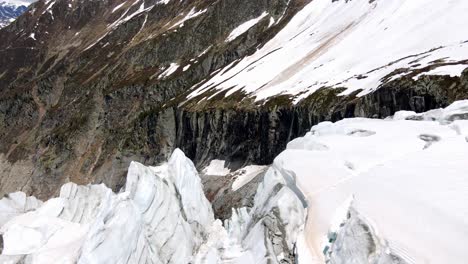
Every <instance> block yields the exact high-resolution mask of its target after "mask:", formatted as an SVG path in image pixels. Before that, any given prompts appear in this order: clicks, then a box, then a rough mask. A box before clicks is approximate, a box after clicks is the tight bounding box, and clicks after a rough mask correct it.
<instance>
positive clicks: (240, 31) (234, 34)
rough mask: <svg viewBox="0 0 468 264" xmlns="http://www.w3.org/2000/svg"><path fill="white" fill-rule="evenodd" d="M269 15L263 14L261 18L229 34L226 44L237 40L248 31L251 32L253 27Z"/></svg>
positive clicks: (252, 20) (249, 21)
mask: <svg viewBox="0 0 468 264" xmlns="http://www.w3.org/2000/svg"><path fill="white" fill-rule="evenodd" d="M267 15H268V13H267V12H263V13H262V14H261V15H260V16H258V17H256V18H253V19H251V20H248V21H246V22H244V23H242V24H241V25H239V26H238V27H236V28H235V29H234V30H233V31H232V32H231V33H230V34H229V36H228V37H227V38H226V42H230V41H233V40H235V39H236V38H237V37H239V36H240V35H242V34H244V33H245V32H247V30H249V29H250V28H251V27H253V26H255V25H256V24H257V23H258V22H260V20H262V19H263V18H264V17H266V16H267Z"/></svg>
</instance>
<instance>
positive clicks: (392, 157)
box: [0, 100, 468, 264]
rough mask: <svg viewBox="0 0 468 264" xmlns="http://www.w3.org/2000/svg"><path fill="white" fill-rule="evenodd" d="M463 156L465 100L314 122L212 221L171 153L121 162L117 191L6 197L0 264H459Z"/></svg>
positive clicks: (467, 137) (466, 227)
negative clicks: (154, 161) (121, 183)
mask: <svg viewBox="0 0 468 264" xmlns="http://www.w3.org/2000/svg"><path fill="white" fill-rule="evenodd" d="M467 161H468V100H465V101H458V102H455V103H453V104H452V105H450V106H448V107H447V108H445V109H436V110H432V111H429V112H426V113H419V114H418V113H415V112H410V111H400V112H397V113H396V114H395V115H394V116H393V117H390V118H387V119H385V120H379V119H368V118H352V119H344V120H341V121H338V122H336V123H331V122H322V123H320V124H318V125H316V126H314V127H312V129H311V131H310V132H309V133H307V134H306V135H305V136H304V137H301V138H297V139H295V140H293V141H291V142H290V143H289V144H288V146H287V149H286V150H285V151H284V152H282V153H281V154H280V155H279V156H278V157H277V158H276V159H275V161H274V163H273V164H272V165H271V166H269V168H268V169H267V171H266V173H265V175H264V177H263V180H262V181H261V182H260V183H259V185H258V187H257V191H256V194H255V197H254V202H253V206H252V207H249V208H248V207H243V208H232V211H233V212H232V216H231V218H229V219H226V220H224V222H221V220H219V219H216V217H215V215H214V213H213V210H212V208H211V204H210V203H209V201H208V200H207V198H206V197H205V194H204V193H203V186H202V184H201V180H200V176H199V174H198V172H197V170H196V168H195V166H194V164H193V163H192V161H191V160H190V159H188V158H187V157H186V156H185V155H184V153H183V152H182V151H180V150H178V149H176V150H175V151H174V152H173V154H172V155H171V157H170V159H169V160H168V162H166V163H164V164H162V165H160V166H157V167H148V166H144V165H142V164H140V163H137V162H133V163H131V165H130V167H129V169H128V174H127V180H126V184H125V187H123V188H122V190H121V191H120V192H118V193H114V192H113V191H112V190H111V189H109V188H108V187H106V186H105V185H103V184H100V185H87V186H79V185H76V184H74V183H67V184H65V185H63V187H62V188H61V190H60V194H59V195H58V197H56V198H52V199H50V200H48V201H45V202H42V201H39V200H38V199H36V198H34V197H28V196H26V194H24V193H22V192H16V193H12V194H9V195H7V196H6V197H4V198H3V199H1V200H0V226H1V228H0V234H1V235H2V238H3V249H2V252H1V255H0V263H33V264H39V263H90V264H91V263H197V264H198V263H200V264H201V263H210V264H211V263H239V264H241V263H334V264H344V263H379V264H389V263H405V264H406V263H407V264H410V263H463V260H465V259H467V258H468V252H467V251H466V248H465V247H466V244H467V242H468V217H467V216H468V204H467V203H466V201H467V198H468V197H467V196H468V180H467V175H468V174H467V173H468V166H467V164H468V163H467ZM215 163H216V164H214V165H213V166H211V167H210V170H216V169H220V170H225V168H222V166H219V164H217V163H219V162H215ZM215 165H216V166H215ZM215 174H216V173H215ZM222 174H223V173H220V176H219V177H223V176H222ZM242 181H243V182H242V184H245V182H244V181H246V180H245V179H243V180H242ZM232 191H235V190H232ZM226 206H229V204H226ZM52 260H53V261H52ZM51 261H52V262H51Z"/></svg>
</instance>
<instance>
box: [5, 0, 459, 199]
mask: <svg viewBox="0 0 468 264" xmlns="http://www.w3.org/2000/svg"><path fill="white" fill-rule="evenodd" d="M321 1H322V0H321ZM309 2H310V1H307V0H306V1H304V0H291V1H288V0H274V1H262V0H259V1H249V0H242V1H232V0H222V1H214V0H213V1H211V0H210V1H175V0H171V1H157V0H145V1H143V0H130V1H110V0H109V1H107V0H106V1H88V0H75V1H71V0H52V1H38V2H36V3H34V4H33V5H32V6H31V8H30V10H28V11H27V12H26V13H25V14H24V15H23V16H21V17H20V18H19V19H18V20H16V21H15V22H13V23H12V24H11V25H9V26H8V27H6V28H4V29H3V30H0V39H2V42H1V43H0V87H2V90H1V91H0V171H1V175H2V177H1V178H0V194H6V193H10V192H14V191H17V190H22V191H24V192H25V193H28V194H33V195H36V196H37V197H39V198H41V199H46V198H49V197H51V196H53V195H57V194H58V192H59V188H60V186H62V185H63V184H65V183H67V182H70V181H72V182H76V183H79V184H88V183H105V184H106V185H107V186H109V187H110V188H112V189H113V190H114V191H118V190H119V189H121V188H122V186H123V185H124V183H125V175H126V173H127V169H128V167H129V164H130V162H131V161H133V160H135V161H139V162H143V163H145V164H152V165H156V164H159V163H160V162H162V161H164V160H166V159H167V158H169V156H170V154H171V153H172V151H173V150H174V149H175V148H180V149H182V150H183V151H184V152H185V153H186V154H187V156H188V157H190V158H191V159H192V160H194V163H195V164H196V166H197V167H199V168H201V167H203V166H205V165H206V164H207V163H208V162H209V161H210V160H212V159H214V158H219V159H225V160H228V161H231V162H236V163H240V164H247V163H256V164H270V163H271V162H272V161H273V159H274V157H275V156H276V155H277V154H278V153H280V152H281V151H282V150H283V149H284V148H285V147H286V144H287V142H288V141H290V140H291V139H294V138H296V137H298V136H301V135H304V134H305V133H306V131H308V130H309V128H310V127H311V126H312V125H314V124H317V123H318V122H320V121H323V120H339V119H342V118H345V117H353V116H362V117H386V116H389V115H392V114H393V113H394V112H395V111H398V110H414V111H418V112H419V111H425V110H429V109H433V108H436V107H443V106H447V105H448V104H449V103H451V102H453V101H454V100H458V99H462V98H466V97H467V94H468V91H467V90H468V89H467V78H468V74H467V73H466V72H465V73H464V74H461V76H458V74H456V75H457V76H452V77H450V76H449V75H442V76H441V75H434V76H432V75H431V76H426V77H424V76H423V77H421V76H419V75H418V76H416V74H419V73H424V72H426V73H430V72H431V70H433V68H437V67H438V66H440V67H442V66H450V65H452V64H456V63H458V64H456V65H458V66H460V65H461V66H463V65H465V64H464V62H463V61H462V60H461V59H460V60H459V58H458V57H459V56H458V55H460V54H458V55H457V62H451V61H450V60H448V59H447V60H446V61H444V62H441V61H438V62H435V63H434V65H433V66H431V67H428V68H427V67H426V68H425V69H419V68H418V72H416V70H415V69H414V68H412V69H411V70H408V69H406V70H404V69H399V70H398V69H396V70H395V71H394V72H393V73H392V74H389V76H387V77H388V78H386V79H385V81H384V82H383V83H382V85H381V86H380V87H379V89H377V90H376V91H375V92H373V93H369V94H366V95H363V96H361V95H359V96H358V91H355V92H353V93H351V94H349V95H346V96H340V92H342V91H344V89H345V88H346V87H343V88H340V87H339V86H338V87H337V86H333V89H329V88H330V87H327V86H326V85H324V86H323V87H321V88H320V89H318V90H316V91H315V92H314V93H311V94H310V95H304V96H303V97H304V98H302V99H301V100H296V99H297V98H293V97H292V96H291V95H290V94H287V93H278V94H274V95H273V96H271V97H268V98H264V99H263V100H256V99H257V98H256V97H255V96H253V95H252V94H249V93H247V92H246V91H243V90H242V89H238V90H236V91H234V92H229V91H228V90H220V91H218V90H216V89H217V87H212V89H211V88H210V89H205V90H203V92H200V93H198V92H197V93H196V94H197V95H196V96H194V94H193V93H194V92H195V91H199V90H198V88H200V87H201V86H202V85H204V84H206V83H209V82H211V81H212V80H211V79H212V78H215V76H218V75H219V74H222V73H223V72H225V71H226V72H227V71H228V70H229V69H235V67H236V65H243V63H245V61H244V62H242V63H241V61H242V60H244V59H245V60H248V59H249V58H250V56H251V55H253V54H256V56H257V55H258V54H259V53H258V51H259V50H261V49H262V47H265V46H266V47H267V48H269V47H271V42H270V41H273V42H274V40H275V37H276V36H278V35H280V36H282V35H284V29H285V28H286V29H288V28H287V27H286V26H287V25H290V23H292V22H291V21H293V18H296V19H295V20H294V21H297V19H298V18H299V19H300V18H301V17H302V18H304V20H305V21H309V19H312V18H314V17H316V16H320V14H315V13H313V12H312V11H313V10H314V9H313V8H311V6H309V5H310V3H309ZM316 2H319V1H316ZM364 2H365V3H364V4H365V8H373V6H374V5H375V3H368V2H369V1H364ZM374 2H376V1H374ZM324 3H325V2H324ZM334 4H337V5H339V6H342V5H343V6H342V7H343V8H348V7H349V8H351V7H353V6H354V5H355V4H356V1H351V2H348V3H344V2H343V1H338V2H335V3H334ZM362 4H363V3H361V2H359V5H362ZM327 5H328V2H327ZM369 5H371V6H370V7H369ZM305 7H308V8H305ZM336 7H337V6H333V8H336ZM343 10H344V9H343ZM350 10H351V9H350ZM304 12H305V13H304ZM307 12H312V13H307ZM299 13H300V14H299ZM304 14H308V16H306V17H304V16H303V15H304ZM350 14H353V13H352V12H350ZM298 16H299V17H298ZM294 21H293V22H294ZM437 21H440V20H437ZM289 27H291V25H290V26H289ZM288 30H289V29H288ZM280 33H281V34H280ZM291 33H294V32H289V33H288V34H291ZM299 33H300V32H297V33H295V35H297V34H299ZM311 34H312V33H311ZM299 35H300V34H299ZM307 35H310V34H307ZM312 35H313V34H312ZM312 35H310V36H311V37H312ZM451 36H452V35H451ZM286 42H288V41H286ZM273 44H274V43H273ZM280 44H281V42H280ZM463 45H464V44H463ZM463 45H462V46H463ZM307 47H313V45H309V46H307ZM310 51H311V52H312V51H313V50H310ZM432 52H435V51H432ZM272 54H273V53H272ZM431 54H432V53H431ZM395 56H396V55H395ZM418 56H423V55H418ZM460 56H462V57H463V56H464V54H461V55H460ZM254 57H255V56H254ZM267 57H268V56H267ZM418 58H419V57H418ZM394 59H399V58H394ZM419 59H420V58H419ZM257 62H258V63H260V62H261V60H259V61H257ZM447 63H449V64H450V65H448V64H447ZM264 64H265V63H264ZM264 64H262V65H264ZM267 64H268V63H267ZM446 64H447V65H446ZM277 65H279V64H277ZM452 66H453V65H452ZM237 67H239V66H237ZM421 67H422V66H421ZM256 68H257V66H255V69H256ZM243 70H245V71H249V70H250V68H249V67H247V68H245V69H243ZM252 70H254V68H252ZM402 72H404V73H406V75H403V74H400V73H402ZM231 73H232V72H230V73H229V74H231ZM265 74H268V72H266V73H265ZM361 77H362V78H365V77H364V76H361ZM361 77H359V78H361ZM413 77H415V78H413ZM416 77H417V78H416ZM356 78H357V77H356ZM238 88H239V87H238ZM364 88H366V89H370V88H371V87H363V89H364ZM372 88H377V87H372Z"/></svg>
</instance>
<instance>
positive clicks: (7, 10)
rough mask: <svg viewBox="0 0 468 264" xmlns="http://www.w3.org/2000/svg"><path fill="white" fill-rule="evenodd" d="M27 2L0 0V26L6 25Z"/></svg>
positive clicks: (24, 9)
mask: <svg viewBox="0 0 468 264" xmlns="http://www.w3.org/2000/svg"><path fill="white" fill-rule="evenodd" d="M27 6H28V5H27V4H26V5H24V4H19V5H17V4H12V3H7V2H0V28H2V27H5V26H7V25H8V24H10V23H11V22H12V21H14V20H15V19H16V18H17V17H19V16H20V15H21V14H23V13H24V12H25V11H26V9H27Z"/></svg>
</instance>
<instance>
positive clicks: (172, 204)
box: [0, 150, 214, 264]
mask: <svg viewBox="0 0 468 264" xmlns="http://www.w3.org/2000/svg"><path fill="white" fill-rule="evenodd" d="M9 199H11V200H12V201H8V200H5V199H3V200H1V201H0V210H1V211H5V210H4V208H5V205H7V206H6V208H7V210H10V209H8V208H14V207H15V206H12V205H11V204H20V205H21V204H27V206H26V205H25V206H24V208H25V209H28V210H29V211H28V212H24V211H25V209H23V208H21V210H23V214H20V215H17V216H13V217H12V218H11V217H10V220H9V221H8V222H7V223H6V224H2V227H1V229H0V232H1V234H3V239H4V249H3V252H2V255H1V257H0V261H3V262H2V263H5V262H6V261H11V262H12V263H16V261H18V259H17V256H18V255H23V256H25V257H26V260H27V263H32V264H39V263H44V264H48V263H51V261H53V263H162V262H163V263H189V262H190V260H191V259H192V254H193V252H194V250H196V249H197V248H198V247H199V246H201V244H202V242H204V237H206V236H207V235H208V231H210V230H209V228H210V227H211V226H212V225H213V223H214V218H213V212H212V209H211V205H210V204H209V202H208V201H207V200H206V198H205V196H204V194H203V190H202V188H201V183H200V178H199V177H198V174H197V172H196V169H195V167H194V165H193V163H192V162H191V161H190V160H189V159H187V158H186V157H185V156H184V154H183V153H182V152H181V151H180V150H176V151H174V153H173V154H172V156H171V158H170V160H169V162H168V163H166V164H163V165H161V166H159V167H145V166H143V165H141V164H139V163H132V164H131V165H130V168H129V172H128V175H127V183H126V186H125V189H124V191H123V192H121V193H119V194H115V193H113V192H112V191H111V190H110V189H108V188H107V187H105V186H104V185H90V186H78V185H76V184H73V183H68V184H66V185H64V186H63V187H62V189H61V191H60V197H58V198H54V199H50V200H48V201H47V202H45V203H44V204H43V205H42V206H39V207H38V208H37V209H36V210H30V209H33V207H35V205H40V204H37V203H35V202H34V199H33V198H28V199H29V200H27V202H24V201H25V198H24V195H21V194H13V195H10V198H9ZM21 210H20V211H21ZM2 216H4V214H2ZM2 221H3V220H2Z"/></svg>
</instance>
